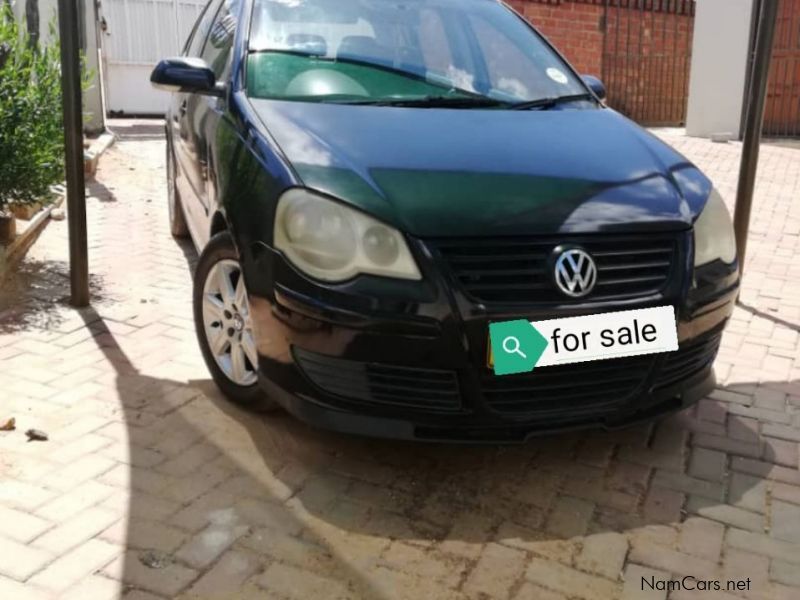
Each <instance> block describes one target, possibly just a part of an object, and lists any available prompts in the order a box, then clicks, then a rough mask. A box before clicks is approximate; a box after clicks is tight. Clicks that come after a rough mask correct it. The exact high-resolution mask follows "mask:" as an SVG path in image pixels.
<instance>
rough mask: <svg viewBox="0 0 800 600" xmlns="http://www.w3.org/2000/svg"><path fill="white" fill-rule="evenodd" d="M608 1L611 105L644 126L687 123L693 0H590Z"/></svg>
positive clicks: (606, 61) (606, 75)
mask: <svg viewBox="0 0 800 600" xmlns="http://www.w3.org/2000/svg"><path fill="white" fill-rule="evenodd" d="M586 1H588V2H592V3H595V4H597V3H601V2H602V4H603V5H604V17H603V20H604V23H603V26H604V43H603V79H604V81H605V83H606V86H607V88H608V102H609V105H610V106H612V107H614V108H615V109H617V110H619V111H620V112H622V113H624V114H626V115H627V116H629V117H630V118H632V119H633V120H635V121H637V122H639V123H642V124H644V125H683V124H685V122H686V107H687V102H688V96H689V70H690V64H691V55H692V34H693V29H694V13H695V0H586Z"/></svg>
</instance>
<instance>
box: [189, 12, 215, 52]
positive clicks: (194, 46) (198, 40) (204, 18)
mask: <svg viewBox="0 0 800 600" xmlns="http://www.w3.org/2000/svg"><path fill="white" fill-rule="evenodd" d="M221 1H222V0H211V1H210V2H209V3H208V4H207V5H206V8H205V10H204V11H203V13H202V14H201V15H200V18H199V19H197V24H196V25H195V26H194V31H193V32H192V37H191V38H189V43H188V44H187V45H186V52H185V54H186V55H187V56H200V53H201V52H202V49H203V44H205V42H206V37H207V36H208V32H209V30H210V29H211V21H212V19H213V18H214V15H216V14H217V11H218V10H219V5H220V2H221Z"/></svg>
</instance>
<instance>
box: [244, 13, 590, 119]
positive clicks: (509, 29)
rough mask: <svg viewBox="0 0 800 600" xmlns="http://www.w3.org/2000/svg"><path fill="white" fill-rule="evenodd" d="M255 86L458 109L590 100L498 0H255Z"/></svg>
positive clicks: (263, 94) (251, 65)
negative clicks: (536, 102) (391, 0)
mask: <svg viewBox="0 0 800 600" xmlns="http://www.w3.org/2000/svg"><path fill="white" fill-rule="evenodd" d="M247 92H248V94H249V95H250V96H251V97H256V98H268V99H282V100H299V101H308V102H335V103H354V104H399V105H409V106H413V105H415V104H419V105H421V106H423V105H430V106H436V105H439V106H452V107H459V108H460V107H470V106H475V107H488V106H497V107H506V106H511V105H525V103H531V102H532V101H540V100H549V101H550V102H543V103H541V104H534V105H533V106H536V107H539V108H541V107H552V106H555V105H556V104H557V103H558V100H559V99H562V100H565V101H568V102H574V101H578V100H582V99H583V100H590V99H591V97H587V96H586V94H587V90H586V87H585V86H584V85H583V83H582V82H581V81H580V80H579V79H578V78H577V77H575V75H574V74H573V72H572V71H571V70H570V69H569V67H568V66H567V65H566V64H565V63H564V61H563V60H562V59H561V58H560V57H559V56H558V55H557V54H556V53H554V52H553V51H552V50H551V49H550V48H549V47H548V46H547V44H546V43H545V42H544V41H543V40H542V39H541V38H540V37H539V36H538V35H537V34H536V33H534V32H533V31H532V30H531V29H530V27H528V25H527V24H526V23H524V22H523V21H522V20H521V19H520V18H519V17H518V16H517V15H515V14H514V13H513V12H511V11H510V10H509V9H508V8H506V7H505V6H503V5H502V4H500V3H498V2H493V1H491V0H400V1H398V2H387V1H386V0H255V3H254V7H253V17H252V21H251V29H250V39H249V52H248V60H247ZM583 104H585V105H586V106H593V103H591V102H584V103H583ZM528 107H529V108H532V107H531V106H528Z"/></svg>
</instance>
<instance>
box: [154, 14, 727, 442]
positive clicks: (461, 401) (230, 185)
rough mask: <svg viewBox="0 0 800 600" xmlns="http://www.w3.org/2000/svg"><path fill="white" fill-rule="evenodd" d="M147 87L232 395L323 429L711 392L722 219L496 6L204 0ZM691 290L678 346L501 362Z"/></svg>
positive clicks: (476, 424) (400, 427)
mask: <svg viewBox="0 0 800 600" xmlns="http://www.w3.org/2000/svg"><path fill="white" fill-rule="evenodd" d="M151 79H152V82H153V83H154V84H155V85H157V86H159V87H161V88H162V89H167V90H170V91H172V92H174V93H173V95H172V100H171V103H170V106H169V109H168V112H167V116H166V133H167V157H166V160H167V173H168V185H169V194H168V197H169V215H170V225H171V229H172V233H173V234H174V235H175V236H185V235H190V236H191V238H192V240H193V241H194V244H195V245H196V247H197V248H198V250H199V251H200V252H201V255H200V259H199V263H198V265H197V268H196V272H195V286H194V318H195V322H196V328H197V336H198V339H199V343H200V347H201V349H202V353H203V356H204V358H205V361H206V363H207V364H208V368H209V370H210V372H211V375H212V376H213V379H214V380H215V382H216V383H217V385H218V386H219V388H220V389H221V390H222V391H223V392H224V394H226V395H227V396H228V397H229V398H230V399H232V400H234V401H236V402H239V403H242V404H247V405H250V406H253V407H259V408H264V409H270V408H276V407H283V408H284V409H286V410H287V411H289V412H290V413H292V414H294V415H296V416H297V417H299V418H300V419H302V420H304V421H306V422H308V423H311V424H314V425H317V426H320V427H324V428H330V429H336V430H340V431H345V432H351V433H359V434H366V435H375V436H383V437H393V438H406V439H421V440H490V441H501V442H511V441H522V440H525V439H526V438H527V437H529V436H531V435H533V434H536V433H539V432H545V431H555V430H562V429H572V428H584V427H605V428H615V427H619V426H624V425H627V424H630V423H633V422H637V421H640V420H644V419H651V418H654V417H657V416H659V415H662V414H665V413H668V412H670V411H674V410H678V409H681V408H684V407H687V406H689V405H690V404H692V403H693V402H696V401H697V400H698V399H699V398H701V397H702V396H704V395H705V394H707V393H708V392H709V391H710V390H711V389H712V387H713V385H714V375H713V369H712V366H713V362H714V359H715V356H716V354H717V350H718V347H719V343H720V337H721V334H722V329H723V327H724V326H725V323H726V321H727V319H728V318H729V316H730V314H731V310H732V304H733V301H734V299H735V296H736V294H737V290H738V283H739V275H738V264H737V257H736V250H735V243H734V239H733V233H732V227H731V222H730V216H729V214H728V211H727V209H726V208H725V205H724V203H723V200H722V198H721V197H720V194H719V193H718V192H717V191H716V190H715V189H714V187H713V186H712V184H711V182H710V181H709V179H708V178H707V177H705V176H704V175H703V174H702V173H701V172H700V171H699V170H698V169H697V168H696V167H695V166H694V165H693V164H692V163H691V162H689V161H688V160H686V159H685V158H684V157H682V156H681V155H680V154H678V153H677V152H675V151H674V150H672V149H671V148H670V147H668V146H667V145H665V144H664V143H662V142H661V141H659V140H658V139H657V138H655V137H654V136H652V135H651V134H649V133H648V132H646V131H644V130H643V129H641V128H640V127H638V126H637V125H636V124H634V123H632V122H631V121H629V120H627V119H626V118H625V117H623V116H621V115H620V114H618V113H617V112H615V111H614V110H612V109H610V108H608V107H607V106H606V105H605V103H604V97H605V90H604V88H603V85H602V83H601V82H600V81H599V80H598V79H596V78H594V77H590V76H583V77H582V76H580V75H579V74H578V73H576V72H575V70H574V69H573V68H572V67H571V66H570V65H569V64H568V63H567V61H566V60H565V59H564V58H563V57H562V56H561V55H560V54H559V53H558V52H557V51H556V50H555V49H554V48H553V47H552V46H551V45H550V44H549V43H548V41H547V40H546V39H545V38H543V37H542V36H541V35H540V34H539V33H538V32H537V31H536V30H535V29H534V28H533V27H532V26H531V25H530V24H529V23H527V22H526V21H525V20H524V19H523V18H522V17H520V16H519V15H518V14H516V13H515V12H514V11H513V10H512V9H510V8H509V7H508V6H506V5H504V4H502V3H500V2H497V1H495V0H399V1H397V2H385V1H382V0H211V2H210V3H209V4H208V5H207V6H206V7H205V9H204V11H203V12H202V14H201V15H200V17H199V19H198V21H197V23H196V25H195V26H194V29H193V31H192V33H191V36H190V37H189V39H188V42H187V43H186V46H185V48H184V50H183V53H182V55H181V56H179V57H175V58H170V59H165V60H163V61H162V62H160V63H159V64H158V65H157V67H156V68H155V70H154V71H153V74H152V77H151ZM664 306H667V307H673V308H674V311H675V315H676V320H677V334H678V340H679V347H678V350H677V351H674V352H669V353H662V354H655V355H646V356H633V357H627V358H618V359H611V360H601V361H596V362H589V363H582V364H573V365H566V366H554V367H548V368H541V369H536V370H534V371H533V372H530V373H525V374H520V375H513V376H507V377H498V376H496V375H495V374H494V373H493V371H492V364H491V363H492V349H491V348H490V337H489V325H490V324H491V323H495V322H500V321H507V320H517V319H526V320H530V321H537V320H538V321H541V320H544V319H553V318H562V317H571V316H582V315H597V314H603V313H608V312H615V311H617V312H618V311H624V310H632V309H645V308H654V307H664Z"/></svg>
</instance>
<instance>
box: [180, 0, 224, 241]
mask: <svg viewBox="0 0 800 600" xmlns="http://www.w3.org/2000/svg"><path fill="white" fill-rule="evenodd" d="M221 4H222V0H211V1H210V2H209V4H208V5H207V6H206V8H205V10H204V11H203V13H202V14H201V16H200V18H199V19H198V21H197V25H195V29H194V31H193V32H192V35H191V37H190V38H189V42H188V43H187V45H186V49H185V51H184V55H185V56H192V57H200V56H201V55H202V53H203V49H204V47H205V43H206V40H207V39H208V34H209V32H210V31H211V26H212V23H213V20H214V17H216V14H217V11H218V10H219V7H220V5H221ZM202 100H203V97H202V96H199V95H198V94H187V93H177V94H175V95H174V97H173V106H172V107H171V110H170V125H171V127H172V133H173V135H172V140H173V146H174V151H175V159H176V166H177V175H178V176H177V178H176V179H177V181H176V183H177V184H178V186H179V190H180V193H181V198H182V199H184V211H185V213H186V217H187V219H188V222H189V223H188V224H189V229H190V230H191V233H192V237H193V238H194V240H195V243H196V244H197V245H198V246H201V247H202V245H203V244H204V243H205V241H204V240H203V239H199V238H202V228H203V223H204V218H203V217H204V215H205V209H204V204H203V202H204V198H203V196H204V194H205V191H204V189H203V187H204V186H203V185H202V181H203V177H202V166H201V163H200V160H201V156H200V153H199V152H198V140H197V134H196V131H195V128H194V124H193V116H194V113H195V108H196V106H197V105H198V103H199V102H200V101H202Z"/></svg>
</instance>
